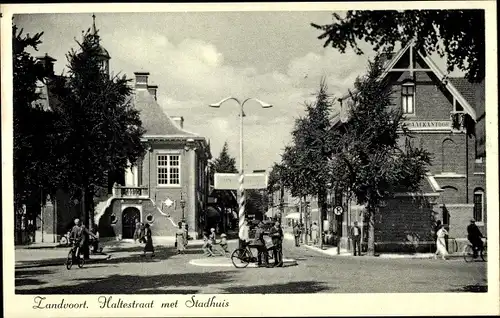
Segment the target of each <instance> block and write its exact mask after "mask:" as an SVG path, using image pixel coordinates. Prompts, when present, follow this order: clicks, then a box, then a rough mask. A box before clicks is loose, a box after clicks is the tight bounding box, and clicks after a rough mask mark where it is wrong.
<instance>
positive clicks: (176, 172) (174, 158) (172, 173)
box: [157, 155, 181, 185]
mask: <svg viewBox="0 0 500 318" xmlns="http://www.w3.org/2000/svg"><path fill="white" fill-rule="evenodd" d="M157 168H158V175H157V180H158V185H180V184H181V182H180V170H181V165H180V155H158V161H157Z"/></svg>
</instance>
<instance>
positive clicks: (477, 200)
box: [473, 188, 484, 222]
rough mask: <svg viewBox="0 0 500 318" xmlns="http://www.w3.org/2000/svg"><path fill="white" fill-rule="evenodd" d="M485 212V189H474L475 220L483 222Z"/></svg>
mask: <svg viewBox="0 0 500 318" xmlns="http://www.w3.org/2000/svg"><path fill="white" fill-rule="evenodd" d="M483 213H484V190H483V189H481V188H476V189H475V190H474V216H473V217H474V220H476V222H483Z"/></svg>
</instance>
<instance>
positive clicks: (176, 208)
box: [35, 17, 211, 242]
mask: <svg viewBox="0 0 500 318" xmlns="http://www.w3.org/2000/svg"><path fill="white" fill-rule="evenodd" d="M94 18H95V17H94ZM93 30H94V32H95V30H96V28H95V22H94V25H93ZM99 57H100V59H101V64H102V71H103V72H106V73H107V74H109V61H110V59H111V56H110V54H109V53H108V51H107V50H106V49H105V48H104V47H102V46H101V48H100V56H99ZM38 60H39V62H40V63H42V64H43V65H44V67H45V68H46V69H47V70H49V71H51V75H49V78H48V79H47V81H46V83H39V87H38V88H37V91H38V92H39V93H40V100H39V101H37V103H39V104H41V105H43V107H44V108H45V109H46V110H48V111H50V109H51V104H52V103H55V102H56V101H55V100H54V98H53V96H52V94H51V93H50V88H51V85H50V83H51V79H50V77H56V76H57V75H55V74H54V72H53V69H54V62H55V61H56V60H55V59H54V58H52V57H50V56H48V55H47V54H45V56H41V57H39V58H38ZM134 75H135V81H134V86H133V94H132V96H131V100H130V102H131V104H132V105H133V106H134V107H135V108H136V109H137V110H138V111H139V114H140V119H141V121H142V126H143V128H144V129H145V133H144V135H143V136H142V141H143V142H144V143H145V144H146V148H147V151H146V154H145V156H144V158H142V159H141V160H139V161H138V162H135V163H131V164H130V166H129V169H127V170H126V173H125V174H124V175H123V174H121V175H119V176H116V175H113V176H112V179H113V183H114V184H111V185H110V186H109V187H108V189H105V187H103V188H104V189H103V191H102V193H101V194H100V195H99V196H97V197H95V198H94V206H95V208H94V219H93V220H88V223H89V224H95V226H97V229H98V231H99V234H100V237H101V238H102V239H104V240H125V239H132V238H133V233H134V230H135V226H136V221H140V222H143V223H147V224H149V225H150V226H151V230H152V234H153V237H157V238H162V237H171V236H174V235H175V232H176V230H177V228H178V222H183V223H184V224H186V225H187V227H188V231H189V236H191V237H195V238H197V237H200V236H201V233H202V231H203V228H204V227H205V219H206V218H205V215H204V211H205V210H206V207H207V202H208V192H209V178H208V169H207V166H208V161H209V159H211V151H210V144H209V141H208V140H207V139H206V138H205V137H203V136H201V135H199V134H196V133H193V132H189V131H187V130H185V129H184V118H183V117H180V116H169V115H167V114H166V113H165V112H164V111H163V109H162V107H161V106H160V104H159V103H158V98H157V97H158V86H156V85H151V83H149V73H148V72H136V73H134ZM110 176H111V174H110ZM114 181H116V182H114ZM82 215H84V214H83V213H82V204H81V202H80V201H78V199H73V198H70V197H69V196H68V195H67V194H66V193H65V192H64V191H62V190H59V191H58V192H57V194H56V195H55V197H54V198H49V199H48V200H47V203H46V205H45V206H44V207H43V208H42V211H41V216H40V220H39V222H38V224H37V229H36V232H35V240H36V241H37V242H57V241H59V239H60V238H61V237H62V236H63V235H64V234H65V233H66V231H67V230H68V229H69V228H70V227H71V225H72V224H73V220H74V219H75V218H77V217H80V218H81V216H82Z"/></svg>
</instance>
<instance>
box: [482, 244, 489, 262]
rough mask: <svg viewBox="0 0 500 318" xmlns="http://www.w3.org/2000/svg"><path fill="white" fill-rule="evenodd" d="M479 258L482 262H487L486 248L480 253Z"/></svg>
mask: <svg viewBox="0 0 500 318" xmlns="http://www.w3.org/2000/svg"><path fill="white" fill-rule="evenodd" d="M481 258H482V259H483V261H484V262H487V261H488V249H487V248H486V246H485V247H484V248H483V250H482V251H481Z"/></svg>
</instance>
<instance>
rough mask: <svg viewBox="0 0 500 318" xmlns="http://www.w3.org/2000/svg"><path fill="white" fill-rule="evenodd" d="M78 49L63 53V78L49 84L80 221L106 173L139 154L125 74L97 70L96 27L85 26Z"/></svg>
mask: <svg viewBox="0 0 500 318" xmlns="http://www.w3.org/2000/svg"><path fill="white" fill-rule="evenodd" d="M77 44H78V46H79V49H78V50H77V51H75V50H74V49H72V50H71V51H70V52H69V53H68V54H67V55H66V56H67V60H68V69H69V72H68V76H67V77H60V80H59V81H58V82H57V83H55V85H54V87H55V88H54V93H55V94H56V95H57V99H58V101H59V104H58V107H57V108H56V109H55V112H57V113H59V114H60V115H61V118H62V121H61V122H60V126H61V131H63V132H64V134H63V136H61V137H62V138H61V139H62V143H63V147H64V149H65V150H66V153H65V166H64V171H65V172H66V183H67V187H68V188H69V190H71V192H73V193H75V194H76V195H78V196H81V197H82V199H83V202H84V204H85V205H84V206H85V209H84V211H83V213H84V215H83V217H84V222H85V223H87V222H88V220H89V219H90V222H93V221H94V217H93V212H94V206H93V203H94V202H93V198H94V195H95V194H96V193H97V192H98V191H99V190H100V189H101V188H102V187H103V186H105V185H106V184H107V181H108V180H107V179H108V174H109V173H110V172H112V171H120V170H121V171H124V170H125V169H126V168H128V166H129V164H135V163H136V162H137V160H138V159H140V158H142V157H143V156H144V153H145V145H144V144H143V143H142V142H141V137H142V135H143V133H144V129H143V127H142V123H141V120H140V117H139V112H138V111H137V110H136V109H135V108H134V106H133V104H131V96H130V95H131V93H132V91H131V88H130V87H129V85H128V82H129V80H128V79H127V78H126V77H125V76H121V77H120V76H111V77H110V76H109V74H107V72H106V71H105V70H104V69H103V68H102V64H101V62H102V59H101V52H102V49H101V47H100V38H99V35H98V31H97V30H95V29H94V30H93V31H92V32H91V31H90V29H89V30H87V31H86V32H85V33H84V34H83V41H82V42H81V43H80V42H77Z"/></svg>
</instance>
